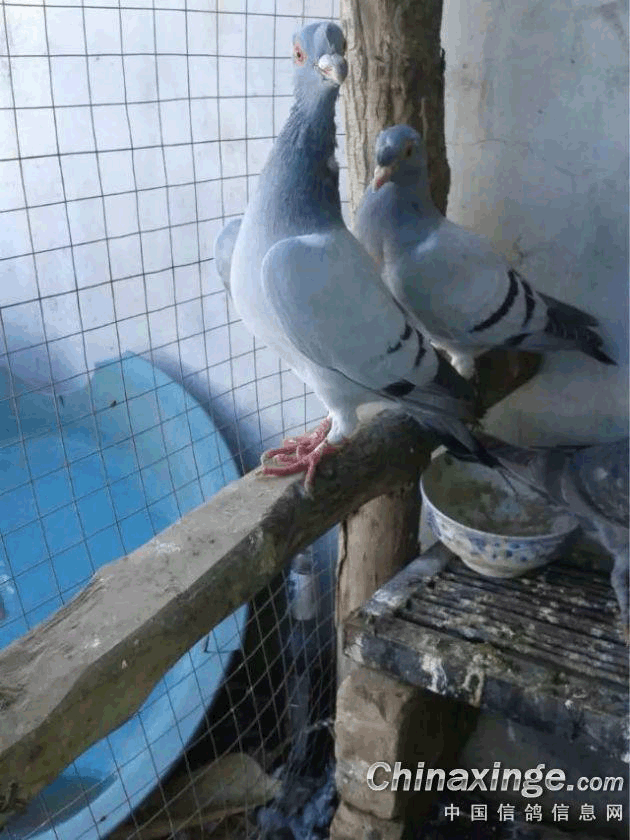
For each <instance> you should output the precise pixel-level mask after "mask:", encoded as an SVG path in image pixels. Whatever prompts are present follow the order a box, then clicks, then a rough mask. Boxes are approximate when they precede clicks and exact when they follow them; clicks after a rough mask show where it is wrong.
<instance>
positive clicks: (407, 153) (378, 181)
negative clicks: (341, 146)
mask: <svg viewBox="0 0 630 840" xmlns="http://www.w3.org/2000/svg"><path fill="white" fill-rule="evenodd" d="M374 157H375V160H376V168H375V170H374V179H373V181H372V187H373V189H374V190H375V191H376V190H378V189H380V188H381V187H382V186H383V184H386V183H387V182H388V181H392V182H393V183H397V184H400V185H401V186H403V185H405V184H416V183H417V182H418V180H419V179H421V178H424V180H426V177H427V155H426V151H425V147H424V142H423V140H422V137H420V135H419V134H418V132H417V131H416V130H415V129H413V128H411V126H409V125H394V126H392V127H391V128H386V129H385V130H384V131H381V133H380V134H379V135H378V137H377V138H376V146H375V149H374Z"/></svg>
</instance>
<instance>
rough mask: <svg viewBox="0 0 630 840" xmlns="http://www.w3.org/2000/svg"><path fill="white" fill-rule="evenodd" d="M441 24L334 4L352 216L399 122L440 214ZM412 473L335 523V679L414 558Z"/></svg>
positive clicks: (433, 2)
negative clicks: (358, 614) (356, 620)
mask: <svg viewBox="0 0 630 840" xmlns="http://www.w3.org/2000/svg"><path fill="white" fill-rule="evenodd" d="M441 21H442V0H341V23H342V26H343V28H344V30H345V33H346V37H347V41H348V77H347V79H346V82H345V85H344V105H345V130H346V155H347V158H348V176H349V177H348V184H349V193H350V210H351V214H352V219H354V215H355V212H356V209H357V207H358V204H359V202H360V200H361V196H362V195H363V191H364V189H365V186H366V184H368V182H369V180H370V178H371V176H372V172H373V166H374V160H373V155H374V141H375V139H376V135H377V134H378V132H379V131H381V130H382V129H383V128H385V127H387V126H389V125H394V124H396V123H407V124H408V125H411V126H413V127H414V128H416V129H417V130H418V131H420V132H421V134H422V135H423V137H424V140H425V143H426V147H427V155H428V164H429V180H430V186H431V194H432V196H433V200H434V202H435V204H436V205H437V207H439V209H440V210H441V211H442V212H445V210H446V200H447V195H448V190H449V185H450V171H449V167H448V162H447V159H446V143H445V139H444V58H443V53H442V49H441V46H440V25H441ZM418 445H419V446H420V445H421V443H420V439H419V443H418ZM424 448H425V450H426V451H425V452H424V453H423V456H424V457H423V466H422V468H421V469H423V468H424V466H426V465H427V464H428V462H429V459H430V455H431V449H430V447H427V446H426V445H425V446H424ZM421 469H419V471H418V475H417V476H416V479H415V480H414V481H413V482H412V483H410V484H407V485H405V486H404V487H402V488H400V489H399V490H397V491H396V492H394V493H391V494H389V495H387V496H380V497H378V498H376V499H374V500H373V501H371V502H369V503H368V504H366V505H364V506H363V507H362V508H360V509H359V510H357V511H356V513H354V514H353V515H351V516H350V517H348V518H347V519H346V520H345V521H344V522H343V523H342V525H341V528H340V536H339V554H338V561H337V598H336V622H337V640H338V648H337V649H338V652H339V653H338V655H339V660H338V679H339V682H341V680H342V679H343V678H344V677H345V676H346V675H347V673H348V671H349V670H350V667H351V663H350V662H349V660H347V658H346V657H344V656H343V654H342V652H341V651H342V645H341V644H340V642H341V628H342V624H343V621H344V619H345V618H346V617H347V616H348V615H349V614H350V613H351V612H352V611H353V610H355V609H356V608H357V607H359V606H360V605H361V604H362V603H364V602H365V601H366V600H367V599H368V598H369V597H370V596H371V595H372V594H373V593H374V592H375V591H376V590H377V589H378V588H379V587H380V586H382V585H383V584H384V583H385V582H386V581H388V580H389V579H390V578H391V577H393V575H394V574H396V572H398V571H399V570H400V569H401V568H402V567H403V566H405V565H406V564H407V563H408V562H409V561H410V560H412V559H413V558H414V557H415V556H416V554H417V549H418V528H419V522H420V498H419V489H418V480H419V477H420V471H421Z"/></svg>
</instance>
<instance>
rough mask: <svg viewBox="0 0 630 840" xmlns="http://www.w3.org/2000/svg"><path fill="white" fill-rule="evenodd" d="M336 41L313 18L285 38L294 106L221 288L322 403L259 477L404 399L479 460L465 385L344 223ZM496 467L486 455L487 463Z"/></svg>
mask: <svg viewBox="0 0 630 840" xmlns="http://www.w3.org/2000/svg"><path fill="white" fill-rule="evenodd" d="M344 52H345V38H344V36H343V33H342V31H341V29H340V28H339V26H337V25H336V24H334V23H313V24H310V25H308V26H306V27H305V28H304V29H303V30H302V31H301V32H299V33H298V34H297V35H295V36H294V39H293V64H294V68H295V80H294V81H295V101H294V103H293V106H292V109H291V112H290V114H289V117H288V119H287V121H286V123H285V125H284V127H283V129H282V131H281V132H280V134H279V136H278V138H277V140H276V143H275V145H274V147H273V149H272V151H271V154H270V156H269V159H268V160H267V163H266V165H265V167H264V169H263V171H262V173H261V176H260V179H259V183H258V189H257V192H256V194H255V195H254V196H253V197H252V199H251V201H250V203H249V205H248V207H247V210H246V212H245V215H244V216H243V220H242V223H241V226H240V230H239V233H238V237H237V240H236V244H235V246H234V251H233V254H232V268H231V275H230V287H231V293H232V299H233V301H234V304H235V306H236V309H237V310H238V312H239V314H240V316H241V317H242V319H243V321H244V322H245V325H246V326H247V327H248V329H249V330H250V331H251V332H252V333H253V334H254V335H256V336H257V337H258V338H259V339H260V340H261V341H263V342H265V343H266V344H267V345H268V346H270V347H271V348H273V349H274V350H275V351H276V352H277V353H278V354H279V355H280V356H281V357H282V358H283V359H284V360H285V361H286V362H287V364H288V365H289V366H290V367H291V368H292V369H293V370H294V371H295V373H296V374H297V375H298V376H299V377H300V379H302V380H303V381H304V382H306V383H308V384H309V385H310V386H311V387H312V388H313V390H314V391H315V393H316V394H317V396H318V397H319V399H320V400H321V401H322V402H323V403H324V404H325V405H326V407H327V409H328V417H327V419H326V420H325V421H324V423H322V425H321V426H320V427H319V428H318V429H317V430H315V432H313V433H311V434H310V435H304V436H300V437H298V438H294V439H291V440H288V441H285V442H284V444H283V446H281V447H279V448H278V449H274V450H270V451H269V452H267V453H265V454H264V455H263V458H262V463H263V469H262V472H263V474H268V475H287V474H291V473H297V472H303V471H306V480H305V484H306V486H307V487H308V486H310V483H311V482H312V479H313V475H314V472H315V468H316V466H317V464H318V462H319V460H320V459H321V457H322V455H324V454H325V453H327V452H328V451H330V450H331V449H334V448H335V447H336V446H337V445H339V444H340V443H342V442H343V441H344V439H345V438H347V437H348V436H349V435H350V434H351V433H352V432H353V430H354V429H355V427H356V425H357V415H356V409H357V407H358V406H360V405H361V404H363V403H366V402H375V401H382V400H384V399H385V400H387V401H390V402H393V403H395V404H397V405H398V406H402V407H403V408H404V409H405V410H406V411H407V412H409V413H410V414H412V415H413V416H414V417H415V418H417V419H418V420H419V421H420V422H421V423H422V424H423V425H425V426H427V427H429V428H430V429H432V430H433V431H436V432H437V433H438V434H439V436H440V438H441V439H442V440H444V442H447V443H449V444H451V447H452V448H454V450H455V452H457V449H458V448H459V449H460V450H466V451H472V452H474V453H476V454H477V455H479V457H480V458H481V459H482V460H484V461H485V462H486V463H487V462H488V460H487V458H485V455H484V453H483V451H482V450H481V448H480V447H479V446H478V445H477V443H476V441H475V439H474V438H473V437H472V435H471V434H470V432H469V431H468V429H467V428H466V426H465V425H464V422H463V421H464V420H469V419H472V416H471V413H470V407H469V405H468V403H467V400H468V399H469V398H470V397H471V396H472V395H471V389H470V387H469V385H468V383H466V381H465V380H463V379H462V378H461V377H460V376H459V375H458V374H457V373H456V371H455V370H454V369H453V368H451V367H450V366H449V365H448V363H447V362H446V361H445V360H444V359H443V358H442V357H440V356H438V355H437V354H436V353H435V351H434V350H433V348H432V347H431V345H430V343H429V341H428V340H427V339H426V338H425V336H424V335H423V334H422V332H421V331H420V330H419V329H414V328H413V327H412V326H411V325H410V324H409V323H408V320H407V319H406V317H405V315H404V314H403V313H402V311H401V309H400V308H399V307H398V305H397V304H396V303H395V301H394V300H393V299H392V297H391V296H390V294H389V292H388V291H387V290H386V289H385V287H384V286H383V284H382V282H381V280H380V277H379V273H378V270H377V268H376V267H375V265H374V263H373V261H372V260H371V259H370V257H369V256H368V254H367V253H366V252H365V250H364V249H363V248H362V246H361V245H360V244H359V243H358V242H357V240H356V239H355V238H354V237H353V236H352V234H351V233H350V232H349V231H348V229H347V228H346V226H345V225H344V222H343V219H342V215H341V202H340V198H339V172H338V165H337V162H336V160H335V146H336V140H335V103H336V101H337V96H338V93H339V86H340V84H341V83H342V82H343V81H344V79H345V77H346V74H347V64H346V61H345V59H344ZM493 463H494V462H493Z"/></svg>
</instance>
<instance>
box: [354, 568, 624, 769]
mask: <svg viewBox="0 0 630 840" xmlns="http://www.w3.org/2000/svg"><path fill="white" fill-rule="evenodd" d="M405 576H406V579H405ZM398 577H399V576H397V577H396V578H394V579H393V580H392V581H390V583H389V584H388V585H386V586H385V587H383V588H382V589H381V590H380V591H379V592H378V593H376V594H375V596H374V597H373V598H372V599H371V601H369V602H368V603H367V604H366V605H365V606H364V607H363V608H361V609H359V610H358V611H357V612H355V613H354V615H353V616H351V618H350V619H349V620H348V621H347V622H346V625H345V630H344V649H345V651H346V653H347V655H348V656H351V657H352V658H353V659H354V660H355V661H357V662H360V663H362V664H364V665H367V666H369V667H372V668H379V669H383V670H384V671H386V672H387V673H389V674H391V675H392V676H395V677H398V678H399V679H402V680H404V681H406V682H409V683H411V684H413V685H417V686H420V687H422V688H426V689H429V690H430V691H434V692H436V693H438V694H441V695H444V696H448V697H453V698H455V699H458V700H462V701H464V702H466V703H469V704H470V705H472V706H475V707H477V708H480V709H483V710H485V711H488V712H492V713H496V714H500V715H501V716H502V717H507V718H511V719H513V720H515V721H518V722H520V723H523V724H525V725H528V726H532V727H534V728H535V729H537V730H538V731H542V732H554V733H555V734H557V735H558V734H559V735H561V736H562V735H565V736H566V737H567V738H568V739H569V740H570V741H571V742H572V743H580V744H583V745H584V746H585V747H588V748H589V749H600V750H602V751H604V752H609V753H610V754H611V755H612V756H614V757H616V758H620V759H622V760H625V761H627V760H628V755H629V743H628V728H627V716H628V657H627V649H626V646H625V645H624V644H623V642H622V641H621V638H620V636H619V634H618V633H616V632H615V626H614V614H613V609H614V596H613V593H612V590H611V589H610V586H609V585H608V583H607V580H606V578H605V576H604V575H601V574H597V573H592V575H590V576H589V575H586V574H585V573H584V572H583V571H581V570H576V569H574V568H573V567H571V566H565V565H564V564H554V565H551V566H549V567H547V569H545V570H544V571H542V572H538V573H537V574H535V575H532V576H530V577H528V578H522V579H518V580H510V581H496V580H493V579H491V578H483V577H481V576H479V575H476V574H475V573H473V572H471V571H470V570H468V569H467V568H466V567H465V566H463V564H461V563H460V562H459V561H455V562H452V563H451V564H449V566H448V567H447V568H446V569H445V570H438V571H436V573H435V574H434V575H433V576H431V577H430V578H427V576H426V575H423V574H421V573H419V572H416V573H415V575H414V574H412V573H410V572H409V571H407V570H404V572H402V573H401V574H400V580H397V578H398Z"/></svg>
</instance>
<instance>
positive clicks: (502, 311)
mask: <svg viewBox="0 0 630 840" xmlns="http://www.w3.org/2000/svg"><path fill="white" fill-rule="evenodd" d="M375 156H376V164H377V166H376V169H375V172H374V179H373V181H372V184H371V185H370V186H368V188H367V190H366V192H365V195H364V196H363V200H362V203H361V206H360V207H359V211H358V213H357V219H356V225H355V233H356V236H357V237H358V239H359V241H360V242H361V243H362V244H363V245H364V246H365V248H366V249H367V250H368V252H369V253H370V254H371V256H372V257H373V258H374V260H375V261H376V262H377V264H378V265H379V267H380V268H381V271H382V276H383V280H384V282H385V284H386V285H387V287H388V289H389V290H390V291H391V293H392V294H393V295H394V297H395V298H396V300H397V301H398V303H399V304H400V305H401V306H402V307H403V308H404V310H405V312H406V313H407V315H408V316H409V317H410V318H411V319H412V321H413V323H414V325H415V326H418V325H420V324H421V325H422V326H423V327H424V328H425V329H426V330H427V332H428V333H429V334H430V335H431V338H432V340H433V341H434V343H435V344H436V345H437V346H439V347H443V348H444V349H445V350H446V351H447V352H448V353H449V355H450V356H451V359H452V361H453V364H454V365H455V367H456V368H457V370H458V371H459V372H460V373H461V374H462V375H463V376H467V377H471V376H472V375H473V373H474V356H475V355H478V354H479V353H481V352H483V351H484V350H488V349H490V348H492V347H505V348H520V349H523V350H533V351H537V352H541V353H547V352H551V351H554V350H580V351H581V352H582V353H585V354H586V355H587V356H592V357H593V358H594V359H597V360H598V361H600V362H603V363H604V364H609V365H610V364H616V362H615V361H614V360H613V359H611V358H610V357H609V356H608V355H606V353H605V352H604V351H603V350H602V344H603V340H602V337H601V336H600V334H599V333H598V332H597V330H596V327H597V321H596V319H595V318H593V317H592V316H591V315H588V314H587V313H585V312H582V311H581V310H580V309H577V308H576V307H574V306H570V305H568V304H566V303H562V302H561V301H559V300H555V299H554V298H552V297H549V296H548V295H544V294H542V292H537V291H536V290H535V289H534V288H533V287H532V286H531V284H530V283H528V282H527V280H525V279H524V278H523V277H521V276H520V274H519V273H518V272H517V271H515V270H514V269H513V268H511V267H510V265H509V264H508V263H507V261H506V260H505V259H504V257H502V256H500V255H499V254H498V253H497V252H496V251H495V250H494V248H493V247H492V245H491V244H490V242H489V241H488V240H487V239H485V238H484V237H483V236H479V235H478V234H476V233H473V232H472V231H469V230H466V229H465V228H462V227H460V226H459V225H456V224H454V223H453V222H450V221H448V219H446V218H445V217H444V216H443V215H442V214H441V213H440V211H439V210H438V209H437V208H436V207H435V205H434V204H433V201H432V199H431V195H430V192H429V182H428V172H427V157H426V151H425V146H424V142H423V140H422V138H421V137H420V135H419V134H418V133H417V132H416V131H414V129H413V128H410V127H409V126H407V125H395V126H393V127H392V128H387V129H385V131H382V132H381V133H380V134H379V135H378V137H377V139H376V149H375Z"/></svg>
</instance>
